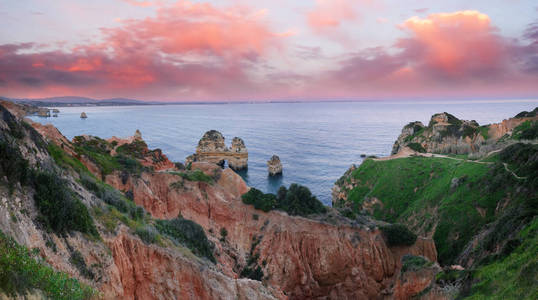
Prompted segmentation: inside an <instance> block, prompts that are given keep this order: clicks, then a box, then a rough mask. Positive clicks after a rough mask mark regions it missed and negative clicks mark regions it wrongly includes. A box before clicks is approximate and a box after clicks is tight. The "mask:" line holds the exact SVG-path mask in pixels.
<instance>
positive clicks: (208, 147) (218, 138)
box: [186, 130, 248, 170]
mask: <svg viewBox="0 0 538 300" xmlns="http://www.w3.org/2000/svg"><path fill="white" fill-rule="evenodd" d="M225 161H228V166H229V167H230V168H231V169H233V170H244V169H247V168H248V151H247V147H246V146H245V142H244V141H243V140H242V139H241V138H238V137H234V138H233V140H232V146H231V147H230V148H228V147H227V146H226V143H225V141H224V136H223V135H222V133H220V132H218V131H216V130H210V131H208V132H206V133H205V134H204V136H203V137H202V138H201V139H200V141H199V142H198V147H196V153H195V154H193V155H191V156H189V157H188V158H187V160H186V163H187V164H188V163H190V162H209V163H213V164H217V165H220V166H224V163H225Z"/></svg>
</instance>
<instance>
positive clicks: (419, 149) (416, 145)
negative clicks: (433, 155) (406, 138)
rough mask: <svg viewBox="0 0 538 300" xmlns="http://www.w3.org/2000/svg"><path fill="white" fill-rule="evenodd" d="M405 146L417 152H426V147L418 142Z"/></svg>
mask: <svg viewBox="0 0 538 300" xmlns="http://www.w3.org/2000/svg"><path fill="white" fill-rule="evenodd" d="M407 147H409V148H411V150H413V151H416V152H419V153H426V149H424V147H422V145H421V144H419V143H409V144H408V145H407Z"/></svg>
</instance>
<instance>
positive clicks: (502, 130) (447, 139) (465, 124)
mask: <svg viewBox="0 0 538 300" xmlns="http://www.w3.org/2000/svg"><path fill="white" fill-rule="evenodd" d="M527 121H530V122H536V121H538V116H536V115H532V114H530V115H521V116H516V117H514V118H510V119H507V120H504V121H502V122H501V123H497V124H490V125H485V126H480V125H479V124H478V123H477V122H476V121H474V120H472V121H467V120H460V119H458V118H456V117H455V116H453V115H451V114H449V113H446V112H444V113H439V114H435V115H433V116H432V117H431V120H430V122H429V124H428V126H424V125H423V124H422V123H421V122H419V121H415V122H411V123H409V124H407V125H406V126H404V128H403V129H402V132H401V134H400V136H398V139H397V140H396V142H395V143H394V146H393V147H392V153H391V154H393V155H395V154H397V153H398V152H400V151H402V150H404V149H405V148H411V150H414V151H417V152H430V153H452V154H468V153H474V152H478V151H479V150H480V149H481V148H482V147H484V146H488V145H492V144H494V143H496V142H497V141H499V140H500V139H501V138H502V137H505V136H508V137H509V136H511V135H512V132H513V131H514V129H515V128H517V127H518V126H520V125H521V124H523V123H524V122H527Z"/></svg>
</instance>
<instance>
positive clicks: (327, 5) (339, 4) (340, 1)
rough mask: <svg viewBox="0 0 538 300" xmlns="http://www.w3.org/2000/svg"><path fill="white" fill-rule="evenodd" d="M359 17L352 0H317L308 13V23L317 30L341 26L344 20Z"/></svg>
mask: <svg viewBox="0 0 538 300" xmlns="http://www.w3.org/2000/svg"><path fill="white" fill-rule="evenodd" d="M357 18H358V14H357V12H356V11H355V6H354V3H353V1H351V0H316V4H315V6H314V8H313V9H312V10H310V11H309V12H308V14H307V20H308V24H309V25H310V27H311V28H312V29H313V30H314V31H316V32H321V31H323V30H326V29H331V28H336V27H339V26H340V25H341V24H342V23H343V22H345V21H352V20H356V19H357Z"/></svg>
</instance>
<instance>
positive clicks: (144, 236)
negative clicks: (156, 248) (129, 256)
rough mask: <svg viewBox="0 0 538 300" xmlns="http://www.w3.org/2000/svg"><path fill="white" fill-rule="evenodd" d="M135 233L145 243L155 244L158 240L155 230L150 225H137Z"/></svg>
mask: <svg viewBox="0 0 538 300" xmlns="http://www.w3.org/2000/svg"><path fill="white" fill-rule="evenodd" d="M135 234H136V235H138V236H139V237H140V239H141V240H142V241H143V242H144V243H146V244H155V243H157V242H158V241H159V236H158V233H157V230H155V228H154V227H153V226H150V225H142V226H138V227H137V228H136V230H135Z"/></svg>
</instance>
